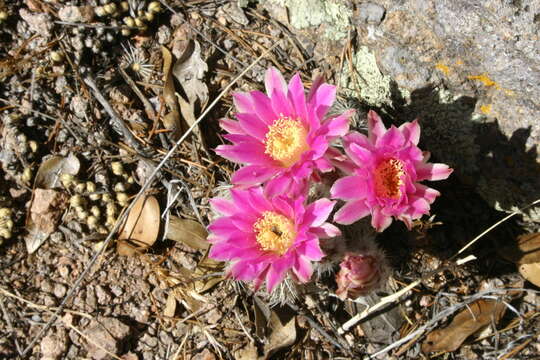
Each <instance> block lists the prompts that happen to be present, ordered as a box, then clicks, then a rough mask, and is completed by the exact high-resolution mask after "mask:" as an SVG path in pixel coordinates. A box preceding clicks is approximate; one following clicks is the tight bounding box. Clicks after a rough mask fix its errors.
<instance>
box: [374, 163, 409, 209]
mask: <svg viewBox="0 0 540 360" xmlns="http://www.w3.org/2000/svg"><path fill="white" fill-rule="evenodd" d="M404 174H405V171H404V169H403V163H402V162H401V161H400V160H398V159H387V160H384V161H382V162H381V163H380V164H379V165H378V166H377V167H376V168H375V171H374V177H375V193H376V194H377V196H380V197H385V198H390V199H398V198H399V197H400V196H401V190H400V187H401V185H403V180H402V179H401V177H402V176H403V175H404Z"/></svg>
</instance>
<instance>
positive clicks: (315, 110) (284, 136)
mask: <svg viewBox="0 0 540 360" xmlns="http://www.w3.org/2000/svg"><path fill="white" fill-rule="evenodd" d="M265 85H266V92H267V95H265V94H264V93H262V92H260V91H251V92H249V93H235V94H234V95H233V97H234V103H235V105H236V109H237V111H238V113H236V118H237V119H238V121H234V120H230V119H223V120H222V121H221V127H222V128H223V129H225V130H226V131H227V132H229V134H228V135H225V136H224V137H225V138H226V139H227V140H229V141H231V142H232V145H221V146H218V148H217V149H216V152H217V153H218V154H219V155H221V156H223V157H224V158H227V159H229V160H231V161H233V162H236V163H239V164H246V165H247V166H245V167H243V168H241V169H239V170H238V171H236V173H235V174H234V175H233V177H232V182H233V183H234V184H235V185H240V186H244V187H248V186H256V185H260V184H263V183H266V186H265V191H266V193H267V194H268V195H269V196H277V195H280V194H283V193H285V192H287V194H288V195H289V196H297V195H300V194H304V193H305V191H306V189H307V182H308V180H310V178H315V179H317V177H318V173H319V172H328V171H331V170H332V169H333V166H332V164H331V156H332V154H333V153H329V152H328V150H329V145H330V143H331V141H332V140H334V139H335V138H337V137H340V136H343V135H345V134H346V133H347V131H348V129H349V117H350V116H351V114H352V110H350V111H346V112H344V113H343V114H342V115H339V116H336V117H333V118H326V117H325V115H326V113H327V111H328V109H329V108H330V106H331V105H332V103H333V102H334V100H335V97H336V88H335V86H332V85H329V84H326V83H323V82H322V81H321V80H320V79H319V80H317V81H315V82H314V83H313V86H312V88H311V91H310V92H309V94H308V96H307V99H306V96H305V93H304V85H303V84H302V81H301V80H300V75H299V74H296V75H294V76H293V77H292V79H291V81H290V82H289V84H288V85H287V84H286V82H285V80H284V79H283V77H282V76H281V74H280V73H279V72H278V71H277V70H276V69H275V68H270V69H268V70H267V72H266V78H265Z"/></svg>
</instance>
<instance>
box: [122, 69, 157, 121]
mask: <svg viewBox="0 0 540 360" xmlns="http://www.w3.org/2000/svg"><path fill="white" fill-rule="evenodd" d="M118 71H120V75H122V77H123V78H124V80H125V81H126V82H127V84H128V85H129V86H130V87H131V90H133V92H134V93H135V95H137V97H138V98H139V100H141V102H142V103H143V105H144V111H145V112H146V116H148V118H149V119H150V120H155V119H156V112H155V111H154V108H153V107H152V104H150V101H148V99H147V98H146V97H145V96H144V94H143V93H142V91H141V90H140V89H139V87H138V86H137V84H135V81H133V79H132V78H131V77H130V76H129V75H128V73H126V71H125V70H124V69H122V67H121V66H119V67H118Z"/></svg>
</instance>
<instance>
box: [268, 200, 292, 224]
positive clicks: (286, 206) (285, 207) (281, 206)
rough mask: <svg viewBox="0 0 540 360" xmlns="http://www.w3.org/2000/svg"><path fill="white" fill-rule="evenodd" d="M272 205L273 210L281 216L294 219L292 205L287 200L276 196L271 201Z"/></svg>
mask: <svg viewBox="0 0 540 360" xmlns="http://www.w3.org/2000/svg"><path fill="white" fill-rule="evenodd" d="M272 204H273V205H274V208H275V209H276V210H277V211H278V212H279V213H281V214H282V215H284V216H286V217H287V218H289V219H294V208H293V206H292V204H291V203H290V202H289V201H287V199H286V198H285V197H283V196H278V197H275V198H273V199H272Z"/></svg>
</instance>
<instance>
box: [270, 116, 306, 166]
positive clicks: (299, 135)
mask: <svg viewBox="0 0 540 360" xmlns="http://www.w3.org/2000/svg"><path fill="white" fill-rule="evenodd" d="M307 134H308V132H307V130H306V129H305V128H304V127H303V126H302V123H301V122H300V121H298V120H293V119H291V118H290V117H286V116H283V115H280V117H279V118H278V119H277V120H274V123H273V124H272V125H270V126H269V127H268V132H267V133H266V139H265V141H264V145H265V146H266V148H265V151H264V152H265V153H266V154H268V155H270V157H272V159H274V160H277V161H279V162H280V163H281V164H282V165H283V166H284V167H289V166H291V165H293V164H294V163H295V162H297V161H298V160H300V157H301V156H302V154H303V153H304V152H305V151H306V150H309V146H308V144H307Z"/></svg>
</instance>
